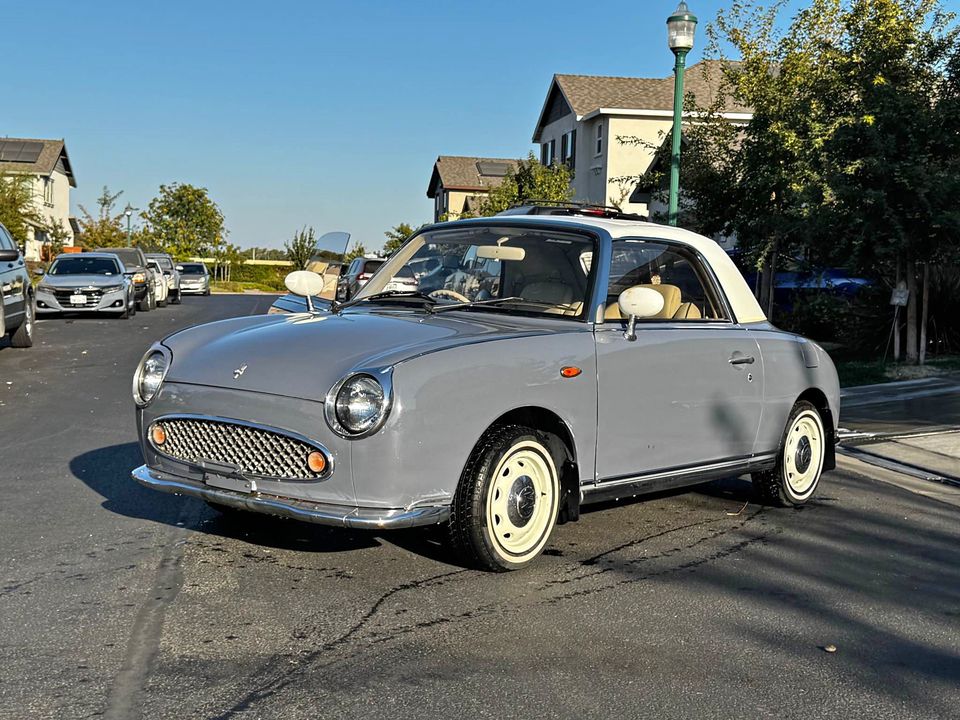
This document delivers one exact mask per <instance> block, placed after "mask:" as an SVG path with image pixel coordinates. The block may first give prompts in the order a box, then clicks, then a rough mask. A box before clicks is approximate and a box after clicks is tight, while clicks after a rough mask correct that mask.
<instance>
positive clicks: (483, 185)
mask: <svg viewBox="0 0 960 720" xmlns="http://www.w3.org/2000/svg"><path fill="white" fill-rule="evenodd" d="M519 162H520V161H519V160H516V159H514V158H481V157H462V156H459V155H441V156H440V157H438V158H437V161H436V163H434V165H433V174H432V175H431V177H430V185H429V187H427V197H429V198H432V197H434V196H435V195H436V188H437V185H438V184H442V185H443V187H445V188H446V189H448V190H451V189H456V190H486V189H488V188H492V187H496V186H497V185H499V184H500V183H501V182H503V176H504V170H505V168H504V167H503V166H504V165H506V166H507V168H506V169H509V170H516V169H517V165H518V164H519ZM484 170H485V171H487V172H490V171H493V172H495V173H496V174H484V173H483V172H482V171H484Z"/></svg>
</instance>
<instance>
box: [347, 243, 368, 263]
mask: <svg viewBox="0 0 960 720" xmlns="http://www.w3.org/2000/svg"><path fill="white" fill-rule="evenodd" d="M366 254H367V248H366V247H365V246H364V244H363V243H362V242H360V241H359V240H356V241H354V243H353V247H351V248H350V250H348V251H347V252H346V254H345V255H344V256H343V261H344V262H345V263H349V262H350V261H351V260H353V259H355V258H358V257H363V256H364V255H366Z"/></svg>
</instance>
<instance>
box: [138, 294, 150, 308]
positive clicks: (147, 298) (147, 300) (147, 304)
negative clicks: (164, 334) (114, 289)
mask: <svg viewBox="0 0 960 720" xmlns="http://www.w3.org/2000/svg"><path fill="white" fill-rule="evenodd" d="M137 312H150V296H149V295H145V296H144V298H143V300H137Z"/></svg>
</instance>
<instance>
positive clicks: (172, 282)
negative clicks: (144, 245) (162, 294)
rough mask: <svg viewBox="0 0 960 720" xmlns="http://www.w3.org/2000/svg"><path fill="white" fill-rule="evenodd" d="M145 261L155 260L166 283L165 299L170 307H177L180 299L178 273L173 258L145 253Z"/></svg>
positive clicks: (160, 254)
mask: <svg viewBox="0 0 960 720" xmlns="http://www.w3.org/2000/svg"><path fill="white" fill-rule="evenodd" d="M146 255H147V260H156V261H157V264H158V265H159V266H160V270H161V272H162V273H163V278H164V281H165V282H166V283H167V299H168V301H169V302H170V304H171V305H179V304H180V302H181V298H180V271H179V270H177V264H176V263H175V262H174V261H173V258H172V257H170V256H169V255H167V254H166V253H147V254H146Z"/></svg>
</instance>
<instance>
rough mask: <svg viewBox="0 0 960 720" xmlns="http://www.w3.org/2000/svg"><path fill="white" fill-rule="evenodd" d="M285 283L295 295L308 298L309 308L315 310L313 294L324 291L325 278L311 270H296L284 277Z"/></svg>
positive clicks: (311, 310)
mask: <svg viewBox="0 0 960 720" xmlns="http://www.w3.org/2000/svg"><path fill="white" fill-rule="evenodd" d="M283 284H284V285H286V286H287V290H289V291H290V292H292V293H293V294H294V295H299V296H300V297H302V298H306V300H307V310H309V311H310V312H313V296H314V295H319V294H320V293H321V292H323V278H322V277H321V276H320V275H317V274H316V273H315V272H310V271H309V270H294V271H293V272H292V273H289V274H288V275H287V276H286V277H285V278H284V279H283Z"/></svg>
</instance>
